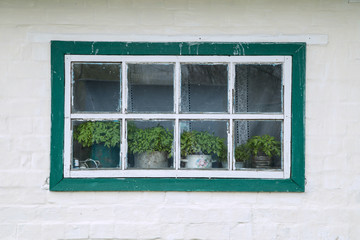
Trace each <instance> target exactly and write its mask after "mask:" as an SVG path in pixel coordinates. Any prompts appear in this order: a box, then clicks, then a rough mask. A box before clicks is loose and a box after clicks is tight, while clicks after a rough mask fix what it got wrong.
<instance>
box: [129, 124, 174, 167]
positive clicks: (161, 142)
mask: <svg viewBox="0 0 360 240" xmlns="http://www.w3.org/2000/svg"><path fill="white" fill-rule="evenodd" d="M127 136H128V138H127V140H128V168H146V169H148V168H153V169H156V168H162V169H165V168H172V167H173V166H174V164H173V145H174V121H128V122H127Z"/></svg>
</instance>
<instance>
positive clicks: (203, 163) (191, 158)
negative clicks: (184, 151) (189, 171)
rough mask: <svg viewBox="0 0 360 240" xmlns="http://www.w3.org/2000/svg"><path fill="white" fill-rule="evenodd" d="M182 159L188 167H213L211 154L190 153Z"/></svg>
mask: <svg viewBox="0 0 360 240" xmlns="http://www.w3.org/2000/svg"><path fill="white" fill-rule="evenodd" d="M182 161H183V162H186V166H185V167H186V168H211V165H212V159H211V155H203V154H199V155H188V156H187V157H186V159H182Z"/></svg>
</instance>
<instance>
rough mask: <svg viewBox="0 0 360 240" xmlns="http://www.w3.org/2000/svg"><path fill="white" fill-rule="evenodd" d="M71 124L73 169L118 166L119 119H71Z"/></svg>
mask: <svg viewBox="0 0 360 240" xmlns="http://www.w3.org/2000/svg"><path fill="white" fill-rule="evenodd" d="M72 125H73V169H86V168H92V169H96V168H117V167H119V164H120V139H121V136H120V132H121V131H120V129H121V126H120V122H119V121H72Z"/></svg>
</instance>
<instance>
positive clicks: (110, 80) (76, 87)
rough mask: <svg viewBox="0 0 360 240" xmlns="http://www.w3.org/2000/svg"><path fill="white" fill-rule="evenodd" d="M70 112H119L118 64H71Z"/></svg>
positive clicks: (119, 66)
mask: <svg viewBox="0 0 360 240" xmlns="http://www.w3.org/2000/svg"><path fill="white" fill-rule="evenodd" d="M72 71H73V72H72V77H73V96H74V98H73V101H74V102H73V106H72V111H73V112H76V111H91V112H93V111H95V112H97V111H98V112H110V111H120V110H121V109H120V107H121V101H120V76H121V64H120V63H73V64H72Z"/></svg>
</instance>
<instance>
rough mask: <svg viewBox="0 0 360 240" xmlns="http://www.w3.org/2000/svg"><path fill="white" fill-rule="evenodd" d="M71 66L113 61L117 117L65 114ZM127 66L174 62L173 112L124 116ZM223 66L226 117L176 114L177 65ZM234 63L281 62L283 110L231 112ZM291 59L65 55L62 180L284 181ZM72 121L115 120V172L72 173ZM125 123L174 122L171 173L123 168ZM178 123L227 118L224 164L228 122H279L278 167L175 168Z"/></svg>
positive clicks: (288, 152)
mask: <svg viewBox="0 0 360 240" xmlns="http://www.w3.org/2000/svg"><path fill="white" fill-rule="evenodd" d="M72 62H89V63H90V62H118V63H121V67H122V71H121V74H122V76H121V84H122V85H121V86H122V92H121V97H122V99H121V102H122V106H121V112H119V113H71V104H72V95H71V85H72V76H71V73H72V71H71V63H72ZM128 63H174V64H175V73H174V74H175V76H174V89H175V91H174V109H175V113H170V114H162V113H154V114H147V113H127V112H126V109H127V64H128ZM181 63H201V64H207V63H211V64H215V63H216V64H228V66H229V68H228V69H229V73H228V77H229V79H228V81H229V82H228V100H229V104H228V107H229V109H230V111H229V113H204V114H191V113H186V114H184V113H179V106H180V101H181V98H180V64H181ZM236 64H282V65H283V68H282V69H283V71H282V84H283V93H282V94H283V112H282V113H269V114H265V113H245V114H242V113H237V114H235V113H233V112H234V110H233V108H234V106H233V90H234V83H235V80H234V79H235V67H234V66H235V65H236ZM291 71H292V57H291V56H149V55H146V56H139V55H137V56H121V55H111V56H109V55H65V109H64V110H65V111H64V113H65V119H64V121H65V122H64V128H65V129H64V138H65V139H64V177H65V178H98V177H100V178H104V177H105V178H124V177H159V178H164V177H165V178H257V179H261V178H264V179H267V178H271V179H287V178H290V169H291V82H292V81H291V75H292V73H291ZM74 119H78V120H121V122H122V128H121V129H122V130H121V131H122V132H121V139H122V145H121V151H120V152H121V153H120V154H121V158H120V159H121V168H119V169H106V170H105V169H104V170H101V169H85V170H83V169H81V170H72V169H71V162H72V128H71V121H72V120H74ZM126 119H136V120H149V119H151V120H168V119H172V120H174V121H175V128H174V139H175V154H174V161H175V165H174V166H175V168H173V169H166V170H163V169H156V170H155V169H126V163H127V159H126V157H127V146H126ZM180 120H228V122H229V126H228V129H230V131H228V137H227V139H228V142H227V145H228V162H229V161H231V160H232V159H233V132H234V131H233V121H234V120H281V121H282V122H283V125H282V126H283V127H282V129H283V139H282V146H283V147H282V151H283V152H282V164H283V166H282V169H266V170H264V169H261V170H260V169H251V168H247V169H241V170H238V169H236V170H235V169H234V165H235V161H231V162H232V164H228V169H219V170H217V169H211V170H206V169H201V170H194V169H191V170H190V169H186V168H182V169H180V160H181V157H180V129H179V121H180Z"/></svg>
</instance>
